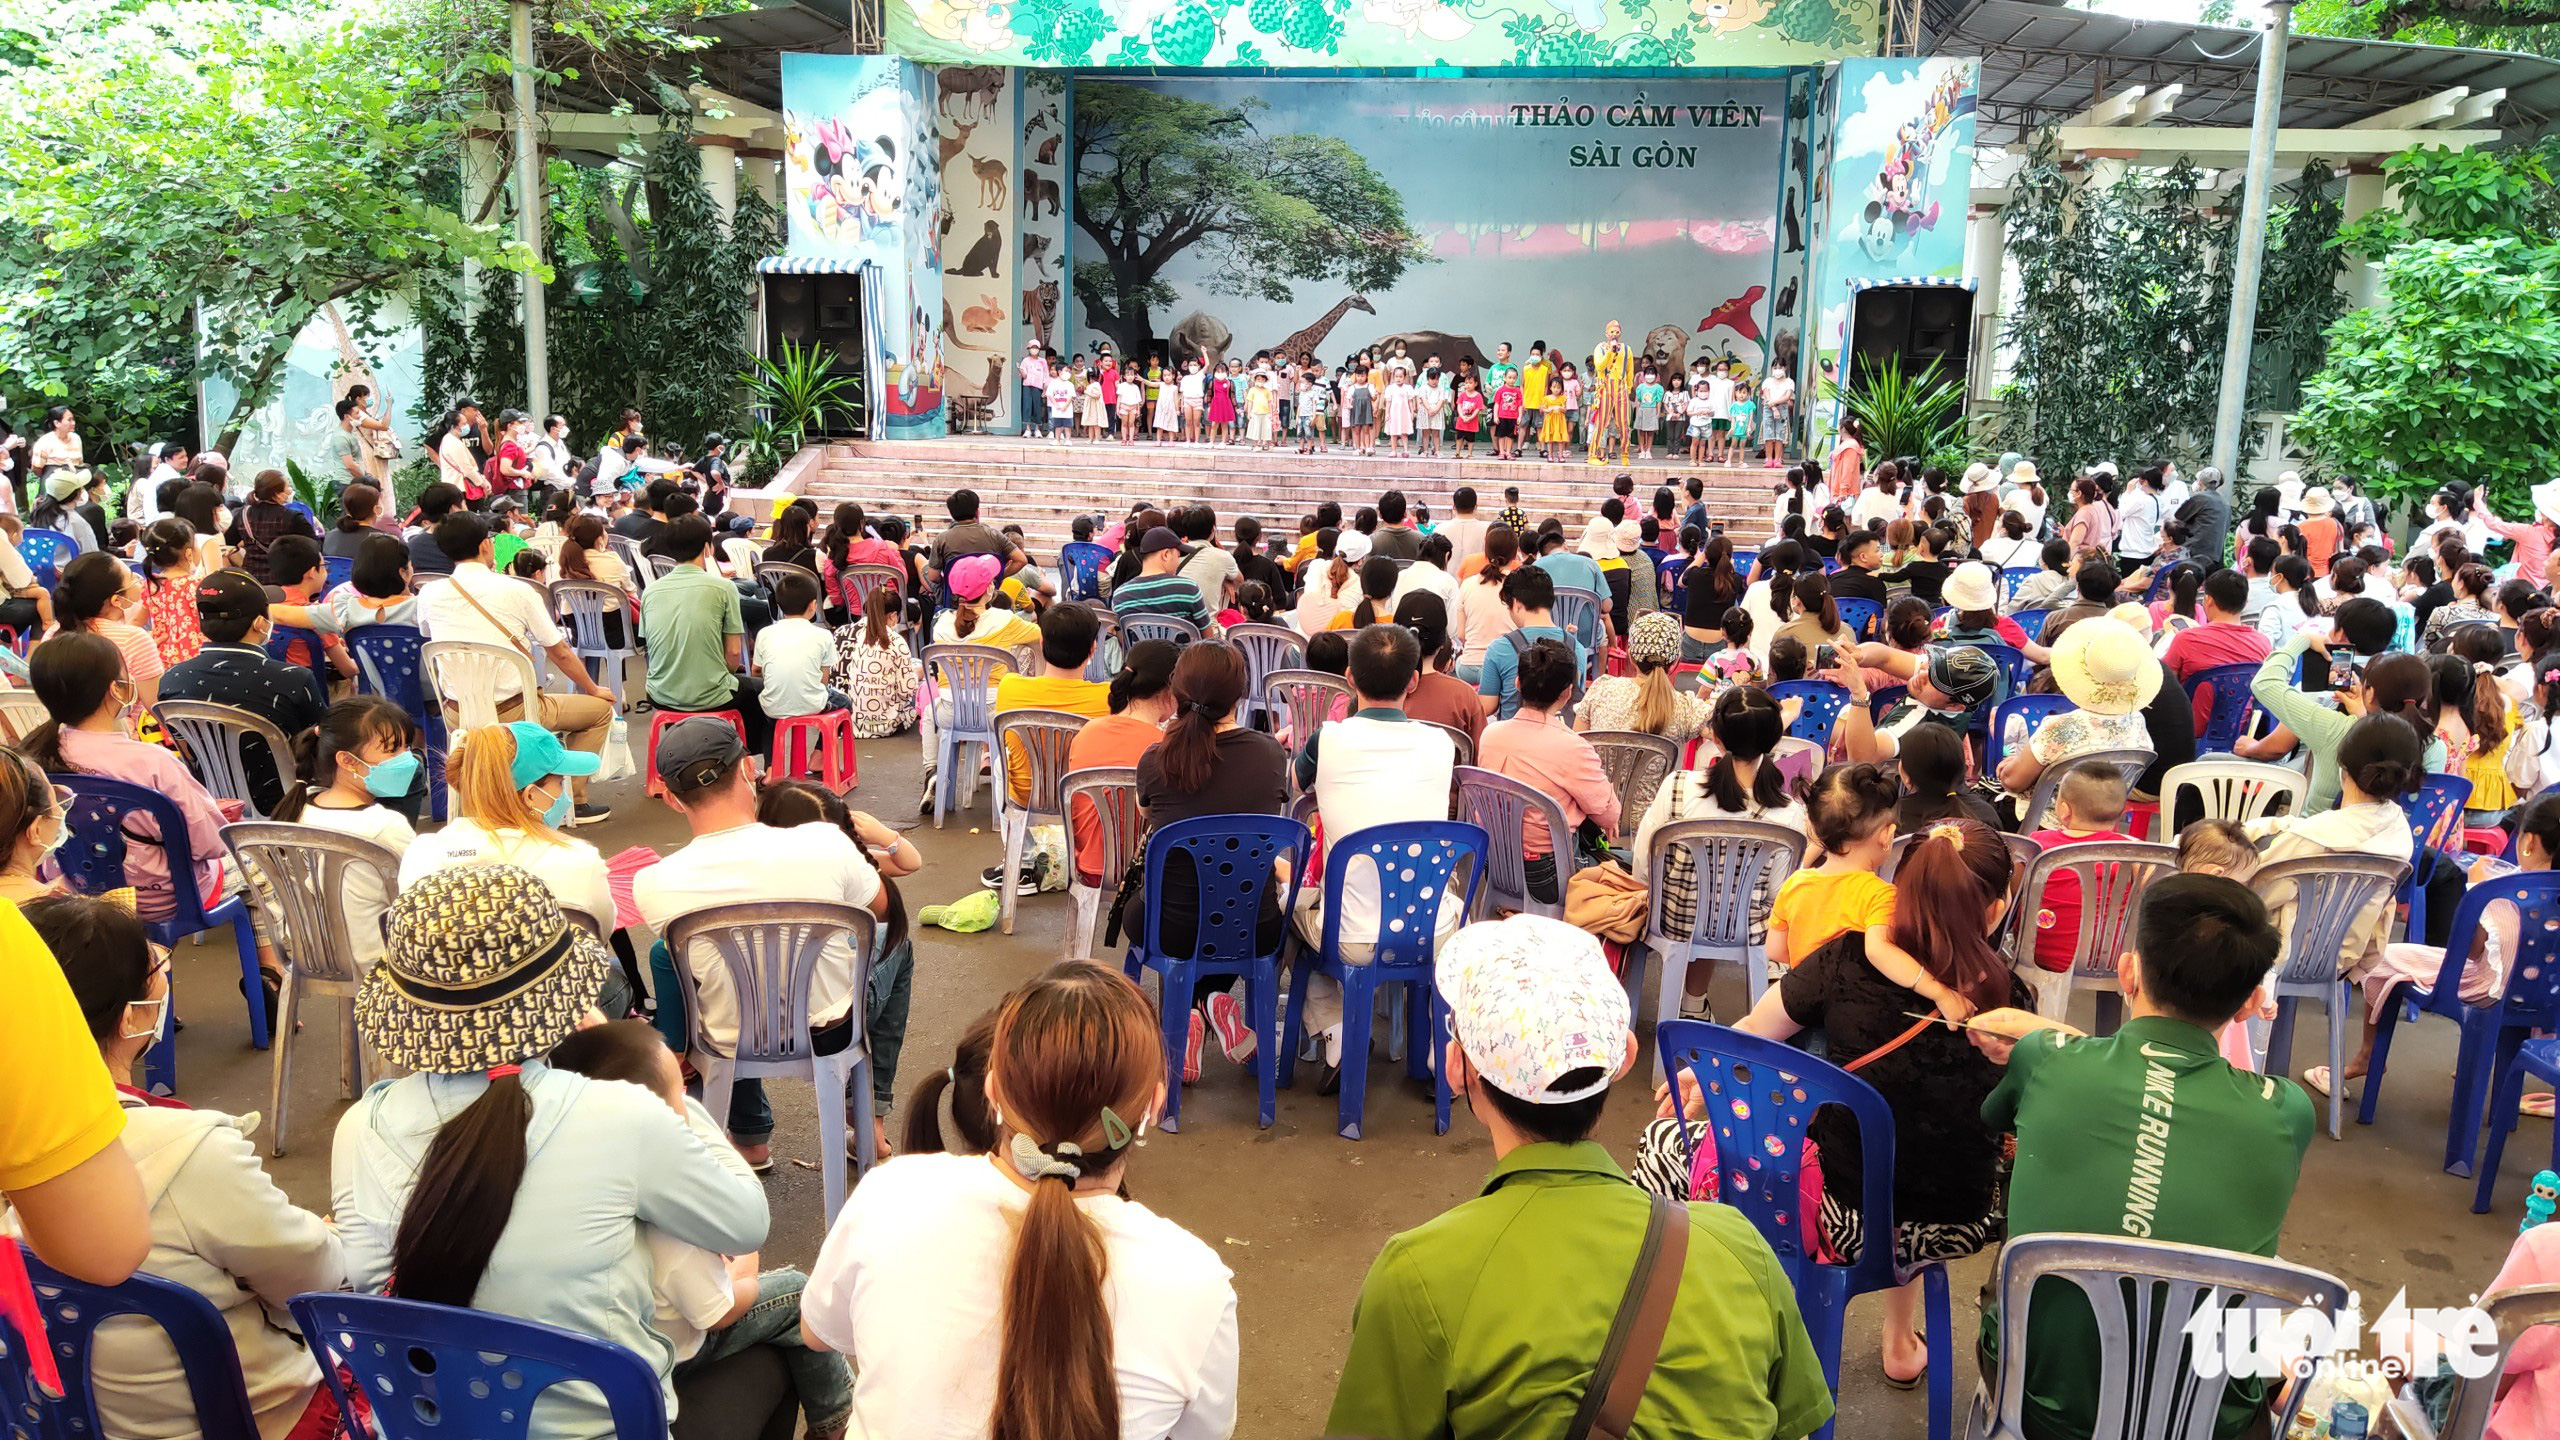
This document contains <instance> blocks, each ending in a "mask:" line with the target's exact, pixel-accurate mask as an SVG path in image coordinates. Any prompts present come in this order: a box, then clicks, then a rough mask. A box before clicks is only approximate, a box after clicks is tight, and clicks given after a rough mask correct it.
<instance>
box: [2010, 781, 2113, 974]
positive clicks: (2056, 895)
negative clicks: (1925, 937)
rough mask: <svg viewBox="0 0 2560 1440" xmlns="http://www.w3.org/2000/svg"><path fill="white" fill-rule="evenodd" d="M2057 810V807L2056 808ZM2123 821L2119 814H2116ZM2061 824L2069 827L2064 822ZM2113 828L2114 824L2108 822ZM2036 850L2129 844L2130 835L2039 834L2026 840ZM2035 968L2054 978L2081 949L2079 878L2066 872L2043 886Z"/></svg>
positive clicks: (2090, 832) (2101, 832) (2100, 832)
mask: <svg viewBox="0 0 2560 1440" xmlns="http://www.w3.org/2000/svg"><path fill="white" fill-rule="evenodd" d="M2056 808H2057V809H2059V807H2058V806H2057V807H2056ZM2118 818H2122V811H2121V810H2119V811H2118ZM2063 823H2066V824H2067V823H2069V822H2068V821H2067V820H2066V821H2064V822H2063ZM2108 823H2109V824H2110V825H2112V824H2113V823H2114V822H2113V821H2110V822H2108ZM2027 838H2028V839H2030V840H2033V841H2034V842H2036V848H2037V849H2039V850H2057V849H2060V848H2061V847H2063V846H2065V845H2085V844H2088V843H2089V842H2090V841H2093V840H2131V839H2133V838H2134V837H2133V836H2131V835H2126V834H2122V833H2120V832H2118V831H2116V830H2112V829H2101V830H2068V829H2065V830H2038V831H2036V832H2035V833H2034V834H2032V835H2030V836H2028V837H2027ZM2034 920H2035V926H2036V965H2037V966H2038V967H2039V968H2041V969H2045V970H2050V971H2052V972H2054V973H2055V974H2057V975H2058V974H2061V973H2062V972H2063V971H2065V970H2068V969H2070V968H2071V962H2072V960H2073V958H2074V957H2075V956H2076V955H2077V954H2078V953H2079V947H2080V877H2079V876H2077V875H2073V874H2070V873H2068V872H2065V873H2062V874H2057V875H2055V876H2054V877H2053V878H2052V879H2050V880H2047V881H2046V882H2045V886H2044V902H2043V903H2042V904H2041V905H2038V906H2037V907H2036V913H2035V916H2034Z"/></svg>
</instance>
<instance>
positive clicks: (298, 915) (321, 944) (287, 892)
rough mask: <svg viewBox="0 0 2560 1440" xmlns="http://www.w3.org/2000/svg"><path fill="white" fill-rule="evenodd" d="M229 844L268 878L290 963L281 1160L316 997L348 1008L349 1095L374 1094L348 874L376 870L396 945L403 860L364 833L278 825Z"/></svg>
mask: <svg viewBox="0 0 2560 1440" xmlns="http://www.w3.org/2000/svg"><path fill="white" fill-rule="evenodd" d="M222 845H223V848H224V849H226V850H229V851H230V852H231V859H232V863H234V864H236V865H238V866H240V867H241V868H242V869H243V870H247V871H255V872H256V873H258V874H260V875H263V876H265V877H266V880H267V884H268V885H269V886H270V887H271V888H272V891H273V894H274V902H275V903H274V911H275V917H276V925H277V929H278V933H277V935H276V950H277V951H278V953H279V954H281V955H282V956H283V957H284V988H283V989H282V990H281V991H280V992H278V994H277V996H276V1024H275V1031H274V1036H273V1049H274V1052H275V1053H274V1055H273V1057H272V1059H271V1063H270V1066H269V1069H270V1070H271V1072H272V1079H271V1080H270V1082H269V1087H268V1091H267V1110H268V1112H269V1117H270V1118H269V1120H268V1125H269V1127H270V1128H269V1129H268V1131H267V1153H268V1154H270V1155H281V1154H283V1153H284V1142H285V1133H286V1131H287V1130H289V1129H290V1128H291V1126H290V1124H289V1121H288V1117H287V1115H286V1113H285V1103H286V1101H288V1100H289V1099H291V1098H292V1095H293V1087H292V1086H291V1085H289V1084H287V1083H286V1080H287V1075H286V1072H287V1071H288V1070H290V1069H291V1068H292V1066H293V1045H294V1034H293V1032H294V1030H295V1028H296V1021H297V1019H298V1018H299V1013H300V1010H301V1006H302V1002H303V1000H304V999H305V998H306V997H310V996H319V997H322V998H326V999H332V1000H335V1001H337V1002H338V1006H337V1009H338V1036H339V1052H338V1093H339V1096H340V1098H342V1099H347V1100H353V1099H354V1098H355V1097H356V1094H357V1092H358V1091H359V1090H361V1089H362V1088H363V1087H364V1046H363V1043H362V1042H361V1041H360V1040H359V1039H358V1038H357V1036H356V987H357V984H358V982H360V981H361V980H362V979H363V978H364V974H363V967H362V966H361V965H360V964H359V963H358V962H357V959H356V947H355V935H354V933H353V932H352V931H351V930H350V929H349V928H348V925H347V904H346V884H347V875H348V872H349V871H351V870H354V869H356V868H357V867H359V866H361V867H366V868H369V869H371V870H372V871H373V873H374V877H375V879H376V880H378V881H379V882H380V883H381V885H382V896H383V900H384V901H385V905H384V908H383V912H382V918H381V919H380V920H379V921H378V922H377V924H378V925H379V926H380V928H381V933H380V934H379V935H377V936H376V938H377V939H379V940H383V941H385V942H387V941H388V940H389V938H390V921H391V911H390V907H389V904H388V902H389V901H390V900H391V898H392V897H393V896H395V895H397V894H398V893H399V887H400V857H399V856H397V855H394V854H392V853H391V851H390V850H389V849H388V848H386V847H384V846H382V845H379V844H376V843H375V842H373V841H371V840H366V839H363V838H361V837H358V836H354V835H342V834H340V833H338V832H337V831H335V830H323V829H321V828H320V827H319V826H317V825H288V824H284V823H281V822H278V821H273V820H242V821H238V822H236V823H233V824H230V825H225V826H223V827H222Z"/></svg>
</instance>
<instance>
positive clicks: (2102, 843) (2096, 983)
mask: <svg viewBox="0 0 2560 1440" xmlns="http://www.w3.org/2000/svg"><path fill="white" fill-rule="evenodd" d="M2177 870H2178V847H2176V846H2174V845H2155V844H2153V843H2152V842H2150V841H2148V840H2090V841H2084V842H2082V843H2080V844H2076V845H2063V846H2059V847H2057V848H2055V849H2052V850H2047V851H2045V852H2044V853H2042V854H2040V855H2038V856H2037V857H2036V858H2035V861H2034V863H2032V864H2030V865H2028V866H2027V874H2026V878H2025V879H2024V880H2023V881H2021V882H2020V883H2019V886H2018V903H2017V904H2016V905H2014V906H2011V907H2010V912H2009V913H2010V915H2011V916H2012V922H2011V924H2010V927H2009V958H2010V961H2011V968H2012V969H2014V970H2015V971H2016V972H2017V975H2018V978H2019V979H2021V980H2023V981H2025V982H2026V984H2027V988H2028V989H2029V990H2031V991H2033V992H2035V997H2036V1013H2037V1014H2039V1015H2042V1016H2045V1017H2047V1018H2048V1019H2054V1020H2059V1019H2061V1018H2062V1017H2063V1012H2064V1011H2065V1010H2067V1009H2068V1008H2069V1007H2070V1004H2071V987H2072V986H2073V985H2075V984H2078V985H2085V986H2087V987H2089V988H2090V989H2092V990H2097V991H2100V992H2103V993H2104V994H2105V995H2106V996H2107V997H2108V998H2109V999H2112V998H2113V997H2114V995H2115V991H2116V957H2118V956H2120V955H2122V954H2123V953H2124V952H2125V951H2127V950H2129V949H2131V948H2133V921H2134V916H2135V914H2136V913H2137V912H2138V911H2140V910H2141V908H2142V890H2143V887H2144V886H2146V885H2148V884H2150V883H2151V882H2152V881H2154V880H2156V879H2159V878H2160V877H2162V876H2164V875H2174V874H2176V873H2177ZM2057 875H2069V876H2071V877H2072V878H2074V879H2075V880H2077V881H2078V882H2079V885H2080V933H2079V934H2078V936H2076V937H2075V938H2074V940H2073V942H2072V949H2071V954H2072V964H2071V968H2070V969H2068V970H2062V971H2053V970H2047V969H2044V968H2043V967H2041V966H2039V965H2037V964H2036V934H2037V930H2036V922H2035V916H2036V914H2037V912H2038V911H2040V910H2042V909H2043V908H2044V892H2045V887H2046V886H2048V885H2050V884H2052V883H2053V879H2054V877H2055V876H2057ZM2016 917H2024V918H2016ZM2105 1006H2106V1002H2105V1001H2101V1002H2100V1008H2101V1012H2102V1014H2103V1013H2104V1011H2105ZM2099 1028H2100V1029H2101V1030H2102V1031H2104V1030H2110V1029H2112V1028H2114V1027H2113V1026H2112V1025H2109V1024H2105V1023H2103V1022H2102V1023H2101V1025H2100V1027H2099Z"/></svg>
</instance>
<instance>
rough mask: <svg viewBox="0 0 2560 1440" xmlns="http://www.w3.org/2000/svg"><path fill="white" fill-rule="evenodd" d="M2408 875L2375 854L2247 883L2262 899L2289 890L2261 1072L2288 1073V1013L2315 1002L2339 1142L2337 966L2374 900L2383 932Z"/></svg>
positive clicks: (2310, 863)
mask: <svg viewBox="0 0 2560 1440" xmlns="http://www.w3.org/2000/svg"><path fill="white" fill-rule="evenodd" d="M2408 874H2409V864H2408V862H2407V861H2405V860H2386V859H2384V858H2383V857H2382V856H2379V855H2306V856H2303V857H2302V858H2301V859H2299V860H2279V861H2277V862H2276V863H2275V864H2273V865H2269V866H2267V867H2266V868H2265V869H2263V870H2260V871H2259V872H2258V873H2257V874H2255V875H2253V876H2251V877H2250V879H2249V888H2250V889H2252V890H2255V891H2257V892H2258V893H2259V894H2260V895H2269V894H2272V893H2273V892H2274V890H2275V887H2276V886H2277V885H2279V884H2284V883H2290V884H2291V885H2292V886H2293V897H2292V898H2293V923H2292V925H2291V926H2290V927H2289V931H2288V933H2287V934H2286V936H2285V952H2284V960H2283V962H2282V968H2281V969H2280V970H2278V971H2277V973H2276V983H2275V990H2274V993H2275V1002H2276V1018H2275V1023H2274V1027H2273V1028H2272V1029H2270V1030H2269V1031H2268V1032H2267V1064H2266V1071H2267V1073H2268V1074H2270V1075H2282V1074H2284V1073H2285V1072H2286V1070H2287V1068H2288V1062H2289V1061H2290V1060H2291V1058H2292V1054H2293V1018H2294V1012H2295V1011H2297V1010H2298V1009H2300V1008H2301V1005H2302V1002H2303V1001H2305V1000H2311V1001H2316V1002H2317V1003H2319V1004H2320V1005H2321V1006H2323V1007H2324V1008H2326V1009H2327V1010H2328V1012H2329V1138H2330V1139H2332V1140H2338V1139H2343V1138H2344V1136H2345V1131H2344V1126H2343V1119H2344V1116H2345V1113H2346V1096H2345V1091H2346V1086H2345V1085H2344V1084H2343V1083H2341V1082H2340V1081H2339V1079H2338V1077H2339V1076H2341V1075H2344V1074H2346V1073H2347V1024H2348V1019H2347V1017H2348V1013H2349V1012H2350V1011H2352V1010H2353V1009H2354V1008H2355V1007H2354V1006H2353V1005H2352V1004H2351V1003H2349V1000H2348V990H2349V982H2348V981H2347V980H2346V979H2345V978H2343V977H2342V976H2340V975H2339V973H2338V964H2339V961H2340V959H2341V958H2342V957H2343V956H2344V953H2345V951H2346V944H2347V937H2348V935H2349V933H2350V932H2352V931H2353V930H2354V929H2355V924H2356V920H2357V918H2358V917H2359V916H2361V915H2362V914H2363V913H2364V911H2365V908H2366V907H2367V906H2370V905H2372V904H2373V903H2374V902H2375V901H2377V900H2379V901H2381V902H2382V904H2383V905H2384V907H2386V908H2384V909H2383V910H2382V912H2381V915H2382V925H2383V929H2384V930H2385V932H2386V933H2387V932H2388V931H2389V929H2390V926H2391V911H2390V910H2389V908H2387V907H2388V906H2389V905H2390V903H2391V896H2392V895H2393V894H2395V893H2397V892H2398V890H2399V889H2400V882H2401V881H2402V880H2404V879H2406V878H2407V877H2408ZM2278 903H2281V901H2279V902H2278ZM2251 1028H2253V1029H2254V1028H2256V1027H2254V1026H2253V1027H2251Z"/></svg>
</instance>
